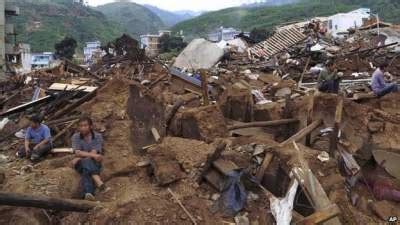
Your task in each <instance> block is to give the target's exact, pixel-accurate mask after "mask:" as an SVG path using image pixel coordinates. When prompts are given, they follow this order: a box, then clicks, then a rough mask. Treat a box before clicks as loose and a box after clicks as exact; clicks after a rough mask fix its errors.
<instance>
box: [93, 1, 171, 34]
mask: <svg viewBox="0 0 400 225" xmlns="http://www.w3.org/2000/svg"><path fill="white" fill-rule="evenodd" d="M96 9H97V10H99V11H100V12H102V13H103V14H104V15H106V16H107V18H108V19H109V20H111V21H114V22H116V23H118V24H119V25H120V26H121V27H124V28H125V30H127V31H128V33H129V34H131V35H132V36H134V37H135V38H139V36H140V35H142V34H148V33H157V32H158V30H160V29H164V28H166V25H165V24H164V23H163V21H162V20H161V19H160V17H159V16H157V15H156V14H155V13H153V12H152V11H151V10H149V9H147V8H146V7H144V6H142V5H139V4H136V3H133V2H114V3H109V4H105V5H101V6H98V7H96Z"/></svg>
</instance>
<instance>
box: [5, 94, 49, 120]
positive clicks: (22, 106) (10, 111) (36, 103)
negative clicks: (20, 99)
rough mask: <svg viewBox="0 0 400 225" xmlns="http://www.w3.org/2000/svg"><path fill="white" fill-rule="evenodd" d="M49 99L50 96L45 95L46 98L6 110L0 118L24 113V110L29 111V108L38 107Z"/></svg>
mask: <svg viewBox="0 0 400 225" xmlns="http://www.w3.org/2000/svg"><path fill="white" fill-rule="evenodd" d="M51 98H52V96H51V95H47V96H45V97H43V98H39V99H38V100H35V101H31V102H28V103H25V104H22V105H19V106H16V107H14V108H11V109H9V110H7V111H5V112H2V113H0V117H4V116H8V115H11V114H14V113H18V112H21V111H24V110H26V109H29V108H31V107H34V106H36V105H39V104H41V103H45V102H47V101H49V100H51Z"/></svg>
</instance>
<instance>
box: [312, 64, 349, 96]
mask: <svg viewBox="0 0 400 225" xmlns="http://www.w3.org/2000/svg"><path fill="white" fill-rule="evenodd" d="M342 76H343V74H342V73H337V70H336V68H335V64H334V63H333V61H328V62H327V63H326V68H324V69H322V70H321V71H320V73H319V76H318V90H319V91H320V92H326V93H335V94H337V93H339V84H340V78H341V77H342Z"/></svg>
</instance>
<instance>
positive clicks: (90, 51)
mask: <svg viewBox="0 0 400 225" xmlns="http://www.w3.org/2000/svg"><path fill="white" fill-rule="evenodd" d="M101 53H102V50H101V42H100V41H91V42H86V47H84V48H83V55H84V57H85V58H84V63H85V64H86V65H92V64H93V63H95V61H96V57H99V56H101Z"/></svg>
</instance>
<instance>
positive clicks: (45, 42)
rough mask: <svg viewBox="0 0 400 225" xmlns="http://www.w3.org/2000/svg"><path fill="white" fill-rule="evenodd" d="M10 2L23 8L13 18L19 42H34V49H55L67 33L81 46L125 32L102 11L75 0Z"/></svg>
mask: <svg viewBox="0 0 400 225" xmlns="http://www.w3.org/2000/svg"><path fill="white" fill-rule="evenodd" d="M8 2H10V4H13V5H16V6H18V7H19V8H20V15H19V16H15V17H14V16H13V17H10V18H9V19H10V22H9V23H12V24H15V28H16V31H17V33H18V36H17V41H18V42H24V43H28V44H30V45H31V51H32V52H43V51H54V44H55V43H57V42H59V41H61V40H62V39H63V38H64V36H66V35H69V36H72V37H73V38H75V39H76V40H77V42H78V46H79V48H81V47H82V46H83V44H84V42H86V41H93V40H100V41H102V42H103V43H104V42H106V41H110V40H112V39H114V38H116V37H118V36H119V35H121V34H122V28H120V27H119V26H118V25H117V24H115V23H112V22H110V21H109V20H107V18H106V17H105V16H104V15H103V14H102V13H101V12H98V11H96V10H93V9H92V8H89V7H86V6H83V5H80V4H73V3H72V1H71V0H35V1H32V0H15V1H8ZM79 50H81V49H79ZM79 50H78V51H79ZM81 51H82V50H81Z"/></svg>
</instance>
